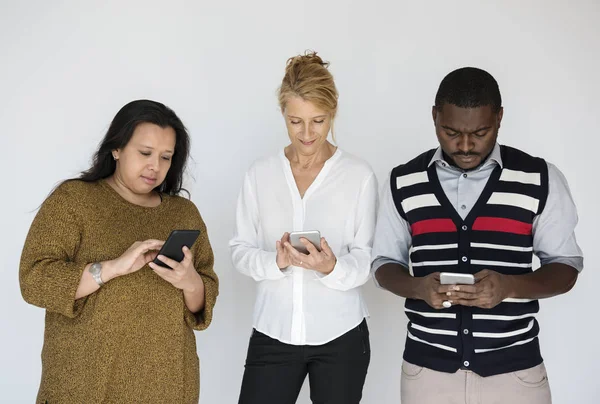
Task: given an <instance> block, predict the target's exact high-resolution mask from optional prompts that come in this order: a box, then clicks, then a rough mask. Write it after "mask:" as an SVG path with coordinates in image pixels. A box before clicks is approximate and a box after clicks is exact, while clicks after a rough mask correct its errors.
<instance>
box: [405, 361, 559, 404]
mask: <svg viewBox="0 0 600 404" xmlns="http://www.w3.org/2000/svg"><path fill="white" fill-rule="evenodd" d="M401 385H402V387H401V398H402V399H401V404H551V403H552V398H551V396H550V386H549V384H548V376H547V374H546V367H545V366H544V364H543V363H542V364H540V365H538V366H535V367H533V368H530V369H525V370H520V371H518V372H511V373H503V374H500V375H495V376H489V377H481V376H479V375H477V374H476V373H473V372H471V371H470V370H462V369H461V370H458V371H457V372H456V373H443V372H437V371H435V370H431V369H427V368H424V367H422V366H417V365H413V364H412V363H408V362H406V361H404V362H403V363H402V382H401Z"/></svg>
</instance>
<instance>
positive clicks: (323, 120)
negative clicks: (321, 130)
mask: <svg viewBox="0 0 600 404" xmlns="http://www.w3.org/2000/svg"><path fill="white" fill-rule="evenodd" d="M323 122H325V119H321V120H320V121H315V123H319V124H321V123H323Z"/></svg>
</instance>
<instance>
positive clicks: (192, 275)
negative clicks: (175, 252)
mask: <svg viewBox="0 0 600 404" xmlns="http://www.w3.org/2000/svg"><path fill="white" fill-rule="evenodd" d="M182 251H183V255H184V258H183V260H182V261H181V262H177V261H175V260H172V259H171V258H168V257H165V256H164V255H159V256H157V258H158V259H159V260H160V261H161V262H163V263H164V264H166V265H168V266H169V267H171V268H172V269H168V268H163V267H161V266H160V265H156V264H155V263H154V262H150V263H149V264H148V265H149V266H150V268H152V269H153V270H154V272H155V273H156V274H157V275H158V276H160V277H161V278H163V279H164V280H165V281H167V282H169V283H170V284H171V285H173V286H175V287H176V288H177V289H181V290H183V291H184V292H186V291H187V292H193V291H194V290H196V289H197V286H198V283H202V282H203V281H202V277H201V276H200V275H199V274H198V272H196V269H195V268H194V258H193V257H192V253H191V251H190V249H189V248H187V247H185V246H184V247H183V249H182Z"/></svg>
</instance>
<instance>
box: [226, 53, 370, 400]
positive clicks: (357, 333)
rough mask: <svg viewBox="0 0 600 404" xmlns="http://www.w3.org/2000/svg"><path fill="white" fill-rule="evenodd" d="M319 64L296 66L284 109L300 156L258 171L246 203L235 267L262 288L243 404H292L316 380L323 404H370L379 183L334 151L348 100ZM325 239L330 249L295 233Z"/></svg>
mask: <svg viewBox="0 0 600 404" xmlns="http://www.w3.org/2000/svg"><path fill="white" fill-rule="evenodd" d="M327 67H328V63H325V62H323V60H322V59H321V58H320V57H319V56H317V54H316V53H307V54H305V55H301V56H296V57H293V58H291V59H289V60H288V63H287V67H286V71H285V76H284V78H283V81H282V83H281V87H280V90H279V104H280V107H281V112H282V114H283V118H284V120H285V125H286V127H287V133H288V136H289V140H290V144H289V145H288V146H287V147H285V148H284V149H283V150H282V151H281V152H280V153H278V154H277V155H275V156H271V157H268V158H264V159H261V160H258V161H257V162H255V163H254V164H253V165H252V167H251V168H250V169H249V170H248V172H247V173H246V176H245V178H244V183H243V186H242V190H241V193H240V196H239V200H238V206H237V216H236V231H235V235H234V237H233V239H232V240H231V241H230V248H231V254H232V259H233V263H234V266H235V267H236V268H237V269H238V270H239V271H240V272H241V273H243V274H244V275H247V276H250V277H252V278H253V279H254V280H256V281H257V286H258V287H257V297H256V305H255V309H254V321H253V325H254V329H253V331H252V336H251V338H250V343H249V347H248V354H247V358H246V366H245V372H244V377H243V381H242V387H241V393H240V398H239V403H242V404H254V403H256V404H258V403H260V404H265V403H277V404H288V403H290V404H292V403H295V402H296V399H297V397H298V394H299V391H300V388H301V387H302V384H303V382H304V379H305V378H306V375H307V374H308V377H309V383H310V389H311V394H310V395H311V399H312V401H313V403H329V404H335V403H340V404H341V403H343V404H352V403H358V402H360V399H361V396H362V388H363V385H364V382H365V377H366V374H367V368H368V366H369V361H370V346H369V331H368V328H367V323H366V317H368V311H367V308H366V305H365V302H364V300H363V298H362V297H361V292H360V286H361V285H363V284H364V283H365V282H366V281H367V279H368V278H369V268H370V259H371V246H372V241H373V232H374V228H375V220H376V209H377V180H376V178H375V175H374V174H373V171H372V170H371V168H370V166H369V165H368V164H367V163H365V162H364V161H362V160H360V159H358V158H356V157H354V156H352V155H350V154H348V153H345V152H343V151H342V150H340V149H339V148H338V147H336V146H335V145H333V144H332V143H330V142H329V141H328V134H329V133H330V131H331V128H332V126H333V121H334V118H335V116H336V112H337V103H338V92H337V89H336V87H335V83H334V80H333V77H332V75H331V73H330V72H329V70H328V69H327ZM302 230H318V231H319V232H320V235H321V236H322V237H321V239H320V245H318V246H317V247H318V248H317V247H315V246H313V245H312V244H311V243H310V242H309V241H308V240H307V239H301V241H302V242H303V243H304V245H305V246H306V248H307V250H308V252H307V253H301V252H299V251H298V250H296V249H295V248H294V247H292V246H291V244H290V238H289V233H290V232H292V231H302Z"/></svg>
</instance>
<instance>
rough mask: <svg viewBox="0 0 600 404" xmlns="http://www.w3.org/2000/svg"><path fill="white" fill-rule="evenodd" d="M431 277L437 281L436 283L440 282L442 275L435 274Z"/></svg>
mask: <svg viewBox="0 0 600 404" xmlns="http://www.w3.org/2000/svg"><path fill="white" fill-rule="evenodd" d="M431 276H432V277H433V279H435V280H436V281H438V282H439V281H440V273H439V272H434V273H432V274H431Z"/></svg>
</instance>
